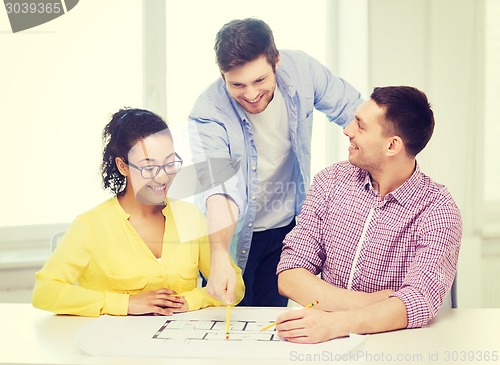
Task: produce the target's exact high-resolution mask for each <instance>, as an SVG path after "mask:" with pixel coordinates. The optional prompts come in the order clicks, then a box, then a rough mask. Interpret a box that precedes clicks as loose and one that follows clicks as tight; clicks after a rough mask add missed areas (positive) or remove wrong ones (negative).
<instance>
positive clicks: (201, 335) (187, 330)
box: [153, 319, 279, 342]
mask: <svg viewBox="0 0 500 365" xmlns="http://www.w3.org/2000/svg"><path fill="white" fill-rule="evenodd" d="M271 322H272V321H254V320H240V321H238V320H234V321H231V322H230V326H229V328H230V331H229V339H228V340H227V341H279V337H278V336H277V334H276V329H275V328H274V327H273V328H270V329H268V330H265V331H262V332H260V329H261V328H263V327H264V326H266V325H268V324H269V323H271ZM153 339H157V340H183V341H188V342H189V341H192V340H204V341H209V340H223V341H226V322H225V321H218V320H196V319H193V320H170V319H169V320H167V321H165V323H164V324H163V325H162V326H161V327H160V329H159V330H158V332H156V333H155V335H154V336H153Z"/></svg>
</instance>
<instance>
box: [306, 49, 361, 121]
mask: <svg viewBox="0 0 500 365" xmlns="http://www.w3.org/2000/svg"><path fill="white" fill-rule="evenodd" d="M309 68H310V71H311V77H312V79H313V85H314V107H315V108H316V109H318V110H319V111H321V112H323V113H325V114H326V116H327V117H328V120H329V121H330V122H334V123H336V124H338V125H339V126H341V127H343V128H345V127H346V126H347V125H348V124H349V123H350V122H351V121H352V120H353V118H354V114H355V111H356V108H357V106H358V105H359V104H361V102H362V101H363V99H362V97H361V94H360V93H359V92H358V91H357V90H356V89H355V88H354V87H353V86H352V85H351V84H349V83H348V82H347V81H345V80H344V79H342V78H340V77H337V76H335V75H334V74H333V73H332V72H331V71H330V70H329V69H328V68H327V67H326V66H324V65H323V64H321V63H320V62H318V61H317V60H316V59H314V58H313V57H309Z"/></svg>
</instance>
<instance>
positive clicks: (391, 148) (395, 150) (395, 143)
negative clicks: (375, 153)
mask: <svg viewBox="0 0 500 365" xmlns="http://www.w3.org/2000/svg"><path fill="white" fill-rule="evenodd" d="M403 150H404V144H403V140H402V139H401V137H398V136H392V137H390V138H389V141H388V146H387V155H388V156H395V155H397V154H399V153H401V151H403Z"/></svg>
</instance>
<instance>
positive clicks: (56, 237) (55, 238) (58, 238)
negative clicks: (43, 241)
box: [50, 231, 66, 252]
mask: <svg viewBox="0 0 500 365" xmlns="http://www.w3.org/2000/svg"><path fill="white" fill-rule="evenodd" d="M64 233H66V231H59V232H56V233H54V234H53V235H52V237H50V249H51V252H53V251H54V250H55V249H56V248H57V245H58V244H59V241H61V238H62V237H63V236H64Z"/></svg>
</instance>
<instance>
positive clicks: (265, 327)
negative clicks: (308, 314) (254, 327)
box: [259, 300, 319, 332]
mask: <svg viewBox="0 0 500 365" xmlns="http://www.w3.org/2000/svg"><path fill="white" fill-rule="evenodd" d="M318 304H319V302H318V301H317V300H315V301H314V302H312V303H311V304H308V305H306V306H305V307H304V308H312V307H314V306H315V305H318ZM276 324H277V323H276V322H273V323H270V324H268V325H267V326H264V327H262V328H261V329H260V331H259V332H261V331H265V330H267V329H269V328H271V327H272V326H276Z"/></svg>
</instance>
